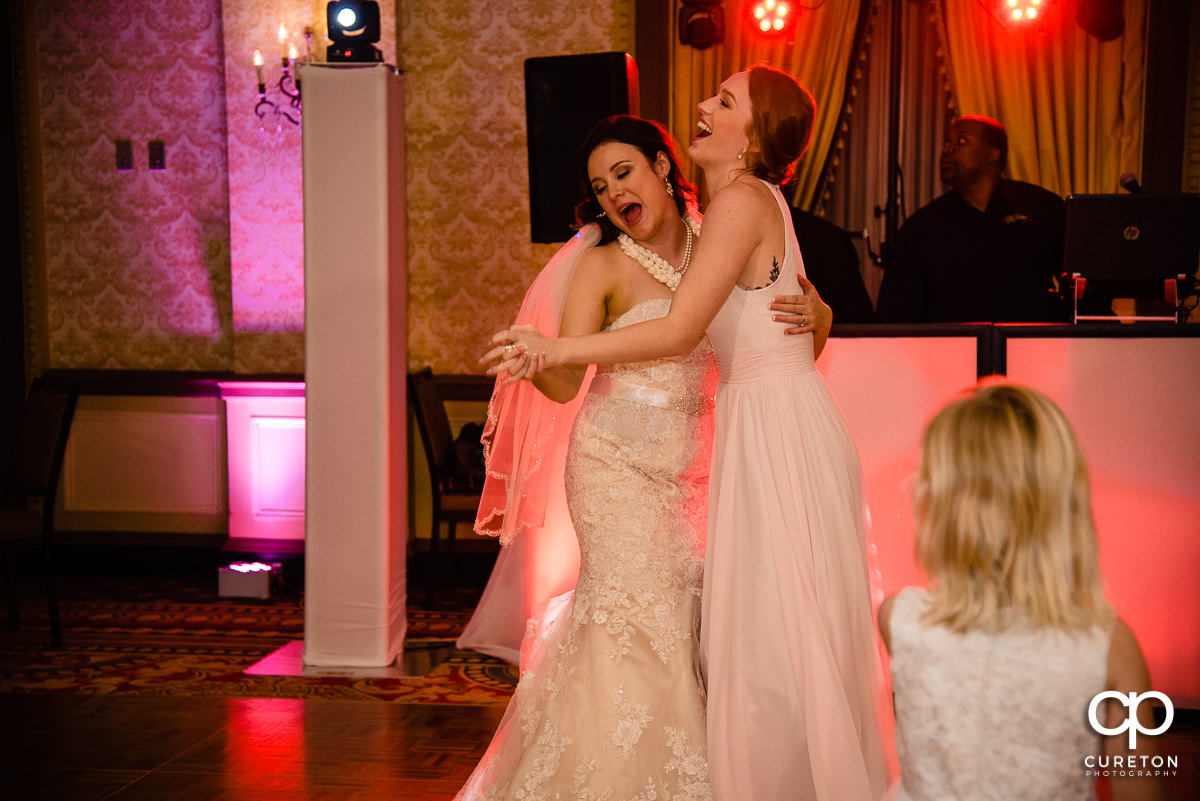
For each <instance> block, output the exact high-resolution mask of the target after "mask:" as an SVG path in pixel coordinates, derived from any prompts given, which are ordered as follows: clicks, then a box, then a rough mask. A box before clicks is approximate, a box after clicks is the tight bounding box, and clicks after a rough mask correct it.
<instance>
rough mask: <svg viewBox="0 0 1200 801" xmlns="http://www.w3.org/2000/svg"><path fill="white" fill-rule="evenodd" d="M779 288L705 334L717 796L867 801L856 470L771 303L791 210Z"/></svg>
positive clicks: (820, 388)
mask: <svg viewBox="0 0 1200 801" xmlns="http://www.w3.org/2000/svg"><path fill="white" fill-rule="evenodd" d="M764 184H765V185H766V186H767V187H769V188H770V189H771V191H772V193H773V194H774V196H775V199H776V202H777V203H778V205H779V213H780V214H781V216H782V217H783V220H784V222H785V226H786V232H787V237H786V245H785V251H786V252H785V255H784V260H783V265H782V269H781V272H780V275H779V277H778V279H777V280H776V281H775V282H774V283H773V284H771V285H769V286H766V287H763V288H761V289H754V290H744V289H741V288H735V289H734V290H733V291H732V292H731V294H730V296H729V299H728V300H727V301H726V302H725V304H724V306H723V307H722V308H721V310H720V311H719V312H718V313H717V316H716V317H715V319H714V320H713V322H712V324H711V325H710V326H709V328H708V338H709V341H710V342H712V346H713V350H714V351H715V352H716V355H717V362H718V365H719V369H720V376H721V377H720V384H719V386H718V391H717V438H716V445H715V446H714V450H713V476H712V491H711V494H710V504H709V529H708V555H707V559H706V568H705V577H704V605H703V613H702V621H703V623H702V656H703V658H704V660H705V671H706V678H707V681H708V696H709V704H708V738H709V739H708V743H709V765H710V772H711V776H712V782H713V794H714V797H715V798H716V799H718V801H750V800H751V799H753V801H797V799H827V800H828V801H874V799H878V798H880V797H881V796H882V795H883V794H884V793H885V792H886V790H887V777H886V769H885V767H884V760H883V751H882V745H881V742H880V734H879V728H878V723H877V716H876V711H877V706H878V700H879V697H880V693H881V687H882V685H881V678H880V676H879V671H878V662H879V652H878V649H877V645H876V642H877V641H876V635H875V625H874V620H873V617H872V612H871V598H870V584H869V577H868V570H867V543H866V533H865V526H864V522H863V497H862V471H861V468H860V466H859V462H858V453H857V451H856V450H855V447H854V443H853V441H852V440H851V439H850V434H849V432H848V431H847V429H846V423H845V420H844V419H843V418H842V414H841V411H840V410H839V409H838V406H837V403H836V402H835V401H834V399H833V396H832V395H831V394H830V392H829V388H828V387H827V386H826V385H825V380H824V379H823V378H822V376H821V374H820V373H818V372H817V371H816V369H815V367H814V364H813V363H814V354H813V339H812V335H811V334H805V335H801V336H784V334H783V331H784V326H782V325H780V324H779V323H778V322H776V321H774V320H773V319H772V317H773V315H774V314H775V313H774V312H772V311H771V310H770V309H769V308H767V306H768V304H769V303H770V300H771V297H773V296H774V295H783V294H795V295H799V294H802V291H801V289H800V284H799V281H797V279H796V274H797V271H803V269H804V267H803V263H802V261H801V259H800V254H799V248H798V245H797V243H796V238H795V232H794V230H793V228H792V218H791V213H790V210H789V208H788V206H787V203H786V201H784V199H783V195H782V194H781V193H780V191H779V188H778V187H776V186H774V185H772V184H769V183H766V182H765V181H764Z"/></svg>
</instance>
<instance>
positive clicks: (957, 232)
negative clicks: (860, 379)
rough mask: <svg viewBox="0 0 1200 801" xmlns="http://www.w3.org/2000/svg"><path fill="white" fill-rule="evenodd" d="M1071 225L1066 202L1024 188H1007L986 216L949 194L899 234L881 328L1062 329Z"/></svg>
mask: <svg viewBox="0 0 1200 801" xmlns="http://www.w3.org/2000/svg"><path fill="white" fill-rule="evenodd" d="M1065 217H1066V204H1065V203H1064V202H1063V199H1062V198H1060V197H1059V196H1058V195H1056V194H1054V193H1053V192H1050V191H1049V190H1046V189H1043V188H1041V187H1040V186H1035V185H1034V184H1030V183H1025V182H1024V181H1010V180H1002V181H1001V182H1000V183H999V185H998V186H997V188H996V192H995V194H993V195H992V199H991V201H990V202H989V203H988V206H987V209H986V210H984V211H980V210H979V209H976V208H975V207H974V206H972V205H970V204H969V203H967V202H966V201H965V200H963V199H962V198H961V197H960V196H959V195H958V193H957V192H955V191H953V190H951V191H949V192H947V193H946V194H944V195H942V196H941V197H939V198H937V199H936V200H934V201H932V202H930V203H929V204H927V205H925V206H923V207H922V208H920V209H919V210H918V211H917V212H916V214H914V215H913V216H912V217H910V218H909V219H908V221H907V222H905V223H904V225H903V227H901V229H900V232H899V233H898V234H897V236H896V246H895V248H894V249H893V252H892V257H891V259H889V263H887V264H885V265H884V267H885V270H884V273H883V284H882V285H881V286H880V288H879V302H878V304H877V306H876V311H875V319H876V321H877V322H889V323H901V322H905V323H908V322H912V323H924V322H945V323H971V322H997V323H999V322H1058V321H1060V320H1061V319H1062V313H1061V312H1060V311H1059V308H1060V307H1059V306H1058V304H1057V301H1056V298H1055V296H1054V295H1052V294H1051V289H1052V287H1053V281H1054V277H1055V276H1057V275H1058V274H1059V272H1061V270H1062V247H1063V226H1064V223H1065Z"/></svg>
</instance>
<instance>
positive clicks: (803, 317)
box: [800, 313, 808, 326]
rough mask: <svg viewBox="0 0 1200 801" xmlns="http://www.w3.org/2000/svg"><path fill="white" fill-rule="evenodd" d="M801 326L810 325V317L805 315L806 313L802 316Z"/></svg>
mask: <svg viewBox="0 0 1200 801" xmlns="http://www.w3.org/2000/svg"><path fill="white" fill-rule="evenodd" d="M800 325H801V326H806V325H808V315H807V314H804V313H801V314H800Z"/></svg>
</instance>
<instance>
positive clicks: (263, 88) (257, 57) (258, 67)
mask: <svg viewBox="0 0 1200 801" xmlns="http://www.w3.org/2000/svg"><path fill="white" fill-rule="evenodd" d="M262 68H263V57H262V51H260V50H255V51H254V71H255V72H256V73H257V74H258V93H259V94H260V95H265V94H266V93H267V82H266V81H264V80H263V71H262Z"/></svg>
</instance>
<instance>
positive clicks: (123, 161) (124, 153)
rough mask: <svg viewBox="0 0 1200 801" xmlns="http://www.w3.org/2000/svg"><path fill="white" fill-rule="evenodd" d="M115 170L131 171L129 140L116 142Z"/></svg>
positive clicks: (131, 152)
mask: <svg viewBox="0 0 1200 801" xmlns="http://www.w3.org/2000/svg"><path fill="white" fill-rule="evenodd" d="M117 169H118V170H132V169H133V142H132V141H130V140H129V139H118V140H117Z"/></svg>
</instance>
